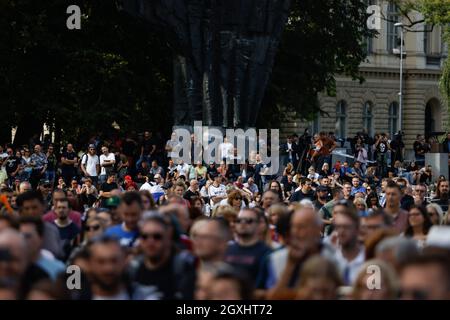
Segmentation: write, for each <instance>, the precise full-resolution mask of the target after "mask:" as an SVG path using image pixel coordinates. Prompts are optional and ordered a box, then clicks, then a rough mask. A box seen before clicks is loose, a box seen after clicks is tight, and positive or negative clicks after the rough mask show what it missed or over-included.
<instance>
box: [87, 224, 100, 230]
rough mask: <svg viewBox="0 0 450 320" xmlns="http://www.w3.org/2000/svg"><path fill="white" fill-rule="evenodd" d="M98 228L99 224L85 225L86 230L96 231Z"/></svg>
mask: <svg viewBox="0 0 450 320" xmlns="http://www.w3.org/2000/svg"><path fill="white" fill-rule="evenodd" d="M98 230H100V225H99V224H96V225H93V226H86V231H98Z"/></svg>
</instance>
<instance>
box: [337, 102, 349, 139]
mask: <svg viewBox="0 0 450 320" xmlns="http://www.w3.org/2000/svg"><path fill="white" fill-rule="evenodd" d="M336 136H337V137H339V138H343V139H345V138H346V136H347V103H346V102H345V101H344V100H341V101H339V102H338V104H337V106H336Z"/></svg>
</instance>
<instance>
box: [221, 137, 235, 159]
mask: <svg viewBox="0 0 450 320" xmlns="http://www.w3.org/2000/svg"><path fill="white" fill-rule="evenodd" d="M233 147H234V146H233V144H232V143H231V142H229V141H228V137H225V138H224V139H223V143H221V144H220V146H219V149H220V159H221V160H224V159H225V160H229V159H230V158H231V157H232V156H233Z"/></svg>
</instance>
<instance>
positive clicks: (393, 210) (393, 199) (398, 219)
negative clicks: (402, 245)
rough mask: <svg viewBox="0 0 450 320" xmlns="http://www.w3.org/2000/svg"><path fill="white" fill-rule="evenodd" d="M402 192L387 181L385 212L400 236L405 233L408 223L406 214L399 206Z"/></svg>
mask: <svg viewBox="0 0 450 320" xmlns="http://www.w3.org/2000/svg"><path fill="white" fill-rule="evenodd" d="M401 196H402V192H401V190H400V187H399V185H398V184H396V183H395V182H394V181H389V182H388V183H387V186H386V208H385V212H386V213H387V214H388V215H389V216H390V217H391V218H392V220H393V227H394V229H395V230H396V231H397V232H398V233H399V234H400V233H402V232H404V231H405V229H406V226H407V223H408V212H407V211H405V210H403V209H402V208H401V206H400V199H401Z"/></svg>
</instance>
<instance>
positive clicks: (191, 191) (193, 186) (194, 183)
mask: <svg viewBox="0 0 450 320" xmlns="http://www.w3.org/2000/svg"><path fill="white" fill-rule="evenodd" d="M192 197H200V192H199V182H198V180H197V179H192V180H191V181H190V183H189V188H188V189H187V191H186V192H185V193H184V195H183V198H184V199H186V200H188V201H190V200H191V198H192Z"/></svg>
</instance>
